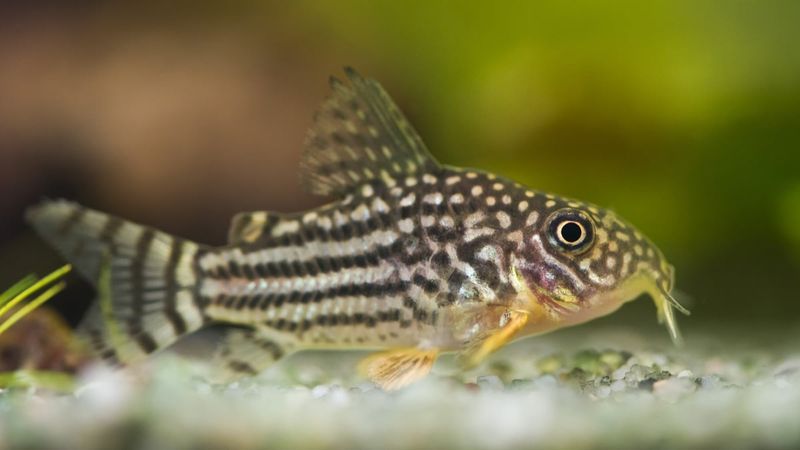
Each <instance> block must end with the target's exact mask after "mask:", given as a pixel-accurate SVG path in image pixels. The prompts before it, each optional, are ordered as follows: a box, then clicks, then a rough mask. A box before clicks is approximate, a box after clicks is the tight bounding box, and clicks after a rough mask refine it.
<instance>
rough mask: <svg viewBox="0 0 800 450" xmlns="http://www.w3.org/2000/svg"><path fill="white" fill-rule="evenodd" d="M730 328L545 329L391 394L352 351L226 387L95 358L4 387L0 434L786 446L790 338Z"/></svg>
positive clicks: (82, 443)
mask: <svg viewBox="0 0 800 450" xmlns="http://www.w3.org/2000/svg"><path fill="white" fill-rule="evenodd" d="M594 342H602V343H603V346H602V347H600V348H598V347H596V346H595V345H593V344H592V343H594ZM742 342H744V343H746V342H748V340H747V339H742ZM742 342H740V343H735V342H732V341H731V340H730V339H728V340H720V339H715V338H707V339H706V340H704V341H702V342H700V341H698V340H695V341H694V342H693V341H692V340H690V341H689V343H688V344H687V347H686V348H683V349H676V348H672V347H670V346H669V345H668V344H667V343H666V342H664V340H663V339H660V338H656V339H650V338H644V337H642V336H637V335H632V334H630V333H626V332H624V331H619V330H616V331H613V332H608V331H606V332H603V331H596V330H595V331H591V332H586V331H584V332H580V331H579V332H573V333H571V334H570V333H557V334H554V335H551V336H546V337H542V338H538V339H532V340H528V341H525V342H521V343H518V344H515V345H513V346H511V348H508V349H506V350H504V351H501V352H500V353H499V354H497V355H496V356H495V357H494V358H492V359H491V360H490V361H488V362H487V363H486V364H485V365H483V366H482V367H480V368H478V369H476V370H474V371H472V372H470V373H466V374H461V373H459V372H458V371H457V370H455V368H454V366H453V365H452V361H448V360H444V361H441V363H439V364H437V367H436V369H435V370H434V376H432V377H429V379H427V380H425V381H423V382H421V383H419V384H417V385H414V386H412V387H410V388H408V389H405V390H403V391H400V392H394V393H385V392H382V391H380V390H378V389H376V388H374V387H373V386H372V385H370V384H369V383H366V382H364V381H361V380H358V379H357V378H356V377H355V376H354V374H353V370H352V368H353V367H354V365H355V363H356V362H357V361H358V358H359V357H360V356H363V355H360V354H355V353H347V352H339V353H325V354H322V353H320V354H305V355H299V356H298V357H293V358H291V359H289V360H288V361H285V362H283V363H281V364H279V365H277V366H276V367H274V368H273V369H270V370H269V371H267V372H266V373H265V374H263V375H261V376H259V377H258V378H255V379H250V380H247V381H244V382H239V383H236V384H233V385H229V386H212V385H209V384H207V383H205V382H203V381H202V379H201V378H200V376H199V371H201V370H202V368H201V367H200V366H199V365H197V364H195V363H190V362H187V361H186V360H185V359H179V358H175V357H170V356H166V357H163V358H160V359H158V360H156V361H154V362H153V364H151V365H149V366H148V367H144V368H140V369H138V370H136V371H135V372H128V373H120V372H117V373H113V372H109V371H107V370H103V369H94V370H91V371H89V372H87V373H85V374H84V375H83V377H82V379H81V380H79V387H78V388H77V390H76V391H75V392H74V393H70V394H55V393H50V392H47V391H44V390H41V389H32V388H28V389H11V390H6V391H3V392H2V393H0V447H5V448H11V447H14V448H16V447H21V446H26V447H59V448H114V447H126V448H165V447H171V448H175V447H179V448H180V447H183V448H242V447H272V448H422V447H439V448H441V447H447V448H481V447H484V448H486V447H491V448H517V447H530V446H537V447H540V446H541V447H551V448H552V447H555V448H588V447H608V448H624V447H639V448H640V447H643V446H647V447H673V446H677V447H704V448H714V447H720V446H724V447H726V448H749V447H761V448H764V447H774V448H778V447H787V448H791V447H795V448H796V447H797V446H798V445H800V353H793V350H792V348H793V345H792V342H797V341H796V340H795V341H791V340H786V339H784V340H781V342H783V343H784V344H783V345H781V346H780V348H778V347H776V346H775V345H769V346H767V345H765V344H760V345H761V348H762V349H759V345H757V344H753V345H749V346H748V345H746V344H743V343H742ZM767 347H769V350H768V351H766V350H763V349H764V348H767Z"/></svg>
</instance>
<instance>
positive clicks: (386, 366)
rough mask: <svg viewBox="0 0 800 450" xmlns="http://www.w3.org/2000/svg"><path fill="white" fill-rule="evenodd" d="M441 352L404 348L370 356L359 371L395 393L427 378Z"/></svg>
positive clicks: (365, 359)
mask: <svg viewBox="0 0 800 450" xmlns="http://www.w3.org/2000/svg"><path fill="white" fill-rule="evenodd" d="M437 356H439V350H436V349H430V350H423V349H420V348H403V349H395V350H389V351H385V352H380V353H376V354H374V355H370V356H368V357H366V358H364V360H363V361H362V362H361V364H359V371H360V372H361V373H362V374H363V375H364V376H366V377H367V378H369V379H370V380H371V381H372V382H373V383H375V384H377V385H378V386H380V387H381V388H382V389H384V390H387V391H394V390H397V389H400V388H403V387H405V386H408V385H409V384H411V383H414V382H416V381H419V380H421V379H422V378H425V376H426V375H428V373H429V372H430V371H431V368H432V367H433V363H434V362H436V357H437Z"/></svg>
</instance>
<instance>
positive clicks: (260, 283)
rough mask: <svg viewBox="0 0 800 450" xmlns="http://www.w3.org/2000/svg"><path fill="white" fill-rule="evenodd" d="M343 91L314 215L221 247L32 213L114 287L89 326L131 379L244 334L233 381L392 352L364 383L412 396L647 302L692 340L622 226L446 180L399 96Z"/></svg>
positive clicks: (514, 189) (510, 188)
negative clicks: (304, 358)
mask: <svg viewBox="0 0 800 450" xmlns="http://www.w3.org/2000/svg"><path fill="white" fill-rule="evenodd" d="M347 74H348V78H349V82H350V83H349V84H345V83H342V82H340V81H338V80H336V79H332V82H331V85H332V88H333V91H334V93H333V95H332V96H331V97H330V98H329V99H328V100H327V101H326V102H325V103H324V104H323V105H322V107H321V108H320V110H319V112H318V114H317V116H316V118H315V122H314V125H313V126H312V128H311V130H310V132H309V135H308V138H307V140H306V148H305V155H304V158H303V162H302V165H301V175H302V180H303V182H304V184H305V185H306V186H307V187H308V189H309V190H310V191H311V192H313V193H316V194H320V195H325V196H329V197H333V198H334V200H333V201H332V202H331V203H329V204H326V205H324V206H321V207H319V208H316V209H314V210H311V211H305V212H300V213H288V214H287V213H275V212H267V211H256V212H249V213H241V214H238V215H237V216H235V217H234V219H233V221H232V224H231V228H230V232H229V244H228V245H226V246H223V247H211V246H206V245H201V244H196V243H193V242H189V241H186V240H183V239H180V238H176V237H173V236H170V235H168V234H166V233H163V232H161V231H158V230H154V229H152V228H148V227H145V226H142V225H137V224H133V223H131V222H127V221H124V220H122V219H119V218H116V217H112V216H109V215H106V214H103V213H100V212H97V211H93V210H90V209H87V208H84V207H81V206H79V205H77V204H75V203H71V202H67V201H50V202H45V203H43V204H41V205H39V206H38V207H35V208H33V209H31V211H30V212H29V215H28V217H29V220H30V221H31V223H32V224H33V225H34V227H35V228H36V229H37V230H38V231H39V232H40V234H41V235H42V236H43V237H44V238H45V239H47V240H48V241H50V242H51V243H52V244H53V245H54V246H56V247H57V248H58V249H59V250H61V251H62V253H64V254H65V256H66V257H67V258H68V259H70V260H71V261H73V262H74V263H75V266H76V268H77V269H78V270H79V271H80V272H81V273H82V274H83V275H84V276H85V277H86V278H87V279H89V280H90V281H91V282H93V283H94V284H95V285H96V286H97V290H98V294H99V301H98V302H97V304H96V305H95V306H94V307H93V308H92V309H91V310H90V312H89V313H88V314H87V318H86V319H85V321H84V323H83V325H82V326H81V329H82V332H83V334H84V335H85V336H86V337H87V339H88V340H89V342H90V343H92V345H93V347H94V348H95V349H96V351H97V352H98V353H99V354H100V355H101V356H102V357H103V358H104V359H106V360H109V361H111V362H114V363H118V364H119V363H131V362H135V361H137V360H139V359H141V358H143V357H146V356H147V355H149V354H150V353H153V352H155V351H157V350H159V349H161V348H164V347H166V346H169V345H170V344H172V343H173V342H174V341H175V340H177V339H178V338H180V337H181V336H183V335H185V334H187V333H190V332H193V331H195V330H197V329H200V328H202V327H204V326H206V325H209V324H228V325H231V327H230V328H229V329H228V332H227V333H226V336H225V338H224V339H223V341H222V342H221V343H220V346H219V350H218V351H217V354H216V355H215V357H214V362H213V363H214V364H215V365H216V366H219V368H220V369H222V370H221V371H220V373H222V374H223V378H228V379H229V378H232V377H235V376H238V375H240V374H255V373H258V372H260V371H261V370H262V369H263V368H265V367H266V366H268V365H269V364H271V363H272V362H274V361H275V360H277V359H279V358H280V357H281V356H283V355H285V354H287V353H290V352H293V351H298V350H304V349H383V350H385V351H384V352H381V353H378V354H376V355H374V356H372V357H370V358H367V359H366V360H365V362H364V364H363V365H362V369H363V371H364V372H365V373H366V374H367V375H368V376H369V377H370V378H372V379H373V380H375V381H376V382H377V383H378V384H380V385H381V386H383V387H385V388H389V389H391V388H397V387H401V386H404V385H406V384H408V383H411V382H413V381H415V380H417V379H419V378H421V377H422V376H424V375H425V374H427V372H428V371H429V370H430V367H431V365H432V364H433V362H434V361H435V359H436V356H437V355H438V354H439V353H441V352H459V356H460V357H461V360H462V361H463V362H464V365H465V366H470V365H474V364H477V363H478V362H480V361H481V360H482V359H483V358H484V357H485V356H486V355H488V354H489V353H491V352H492V351H494V350H495V349H497V348H499V347H500V346H502V345H504V344H505V343H506V342H509V341H511V340H514V339H518V338H521V337H524V336H528V335H533V334H539V333H543V332H547V331H550V330H553V329H557V328H561V327H564V326H569V325H574V324H577V323H581V322H585V321H587V320H591V319H593V318H595V317H599V316H602V315H605V314H608V313H610V312H613V311H614V310H615V309H617V308H618V307H620V306H621V305H622V304H623V303H624V302H626V301H629V300H632V299H633V298H635V297H637V296H638V295H639V294H641V293H643V292H647V293H649V294H651V296H652V297H653V299H654V300H655V301H656V304H657V306H658V309H659V314H660V317H661V318H662V319H664V320H666V321H667V324H668V326H669V328H670V331H671V333H672V335H673V337H674V338H676V339H677V338H678V334H677V328H676V326H675V320H674V316H673V311H672V308H673V307H679V305H677V303H675V302H674V300H672V298H671V297H670V295H669V292H670V290H671V289H672V283H673V269H672V267H671V266H670V265H669V264H668V263H667V262H666V260H665V258H664V257H663V255H662V253H661V252H660V251H659V250H658V249H657V248H656V247H655V246H654V245H653V244H652V243H651V242H650V241H649V240H647V238H645V237H644V236H643V235H642V234H641V233H639V232H638V231H637V230H636V229H635V228H634V227H632V226H631V225H629V224H627V223H626V222H624V221H623V220H622V219H620V218H619V217H618V216H617V215H616V214H614V213H613V212H611V211H608V210H605V209H602V208H599V207H596V206H594V205H590V204H587V203H583V202H579V201H576V200H571V199H566V198H562V197H558V196H555V195H552V194H547V193H543V192H538V191H534V190H530V189H528V188H526V187H524V186H522V185H520V184H519V183H516V182H514V181H512V180H508V179H505V178H503V177H500V176H497V175H495V174H492V173H487V172H483V171H478V170H472V169H463V168H458V167H449V166H445V165H442V164H439V163H438V162H437V161H436V160H435V159H434V158H433V156H431V154H430V152H428V150H427V149H426V148H425V145H424V143H423V142H422V140H421V139H420V138H419V136H418V135H417V133H416V132H415V131H414V129H413V128H412V127H411V125H410V124H409V123H408V122H407V120H406V119H405V118H404V116H403V115H402V113H401V112H400V111H399V109H398V108H397V107H396V106H395V105H394V103H393V102H392V101H391V99H390V98H389V96H388V95H387V94H386V93H385V91H384V90H383V89H382V88H381V87H380V86H379V85H378V84H377V83H376V82H375V81H373V80H369V79H364V78H362V77H361V76H359V75H358V74H357V73H355V72H354V71H352V70H350V69H348V70H347Z"/></svg>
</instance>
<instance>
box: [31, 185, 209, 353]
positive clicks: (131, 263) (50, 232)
mask: <svg viewBox="0 0 800 450" xmlns="http://www.w3.org/2000/svg"><path fill="white" fill-rule="evenodd" d="M27 219H28V221H29V222H30V223H31V224H32V225H33V227H34V228H35V229H36V231H38V233H39V234H40V235H41V236H42V237H43V238H44V239H45V240H46V241H48V242H49V243H50V244H51V245H53V246H54V247H55V248H56V249H58V250H59V251H60V252H61V254H62V255H64V257H65V258H66V259H67V260H69V261H70V262H72V263H73V265H74V266H75V268H76V269H77V271H78V272H79V273H81V274H82V275H83V276H84V277H85V278H86V279H87V280H89V281H90V282H91V283H93V284H94V285H95V287H97V290H98V296H99V301H98V303H97V304H96V305H93V306H92V308H90V310H89V313H88V314H87V316H86V318H85V319H84V322H83V324H82V325H81V327H80V332H81V333H82V334H83V335H84V336H85V337H86V338H88V340H89V342H90V344H91V345H92V347H93V348H94V350H95V351H97V352H98V354H99V355H100V356H101V357H103V359H106V360H109V361H111V362H117V363H131V362H135V361H137V360H139V359H141V358H143V357H144V356H146V355H148V354H150V353H153V352H155V351H156V350H159V349H161V348H164V347H167V346H169V345H170V344H172V343H174V342H175V341H176V340H177V339H178V338H180V337H181V336H183V335H184V334H187V333H191V332H193V331H195V330H197V329H199V328H200V327H202V326H203V323H204V315H203V309H202V306H201V304H200V302H199V299H198V298H197V296H196V289H195V287H196V286H197V282H198V275H197V273H196V269H195V263H194V261H195V255H196V253H197V252H198V250H200V247H199V246H198V245H197V244H195V243H192V242H188V241H185V240H182V239H179V238H176V237H173V236H170V235H168V234H166V233H163V232H161V231H157V230H154V229H152V228H148V227H145V226H142V225H138V224H135V223H132V222H127V221H125V220H122V219H119V218H117V217H113V216H109V215H107V214H104V213H101V212H98V211H94V210H91V209H88V208H84V207H82V206H80V205H78V204H76V203H72V202H68V201H64V200H56V201H45V202H43V203H42V204H40V205H38V206H36V207H33V208H31V209H30V210H29V211H28V213H27Z"/></svg>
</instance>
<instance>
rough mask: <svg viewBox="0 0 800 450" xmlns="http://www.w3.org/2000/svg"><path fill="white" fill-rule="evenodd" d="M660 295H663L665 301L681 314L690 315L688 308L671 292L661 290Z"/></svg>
mask: <svg viewBox="0 0 800 450" xmlns="http://www.w3.org/2000/svg"><path fill="white" fill-rule="evenodd" d="M662 295H664V299H665V300H666V301H667V303H669V304H670V305H671V306H672V307H673V308H675V309H676V310H678V311H679V312H680V313H681V314H683V315H684V316H691V315H692V312H691V311H689V309H687V308H686V307H685V306H683V305H681V304H680V303H679V302H678V300H676V299H675V297H673V296H672V295H671V294H669V293H667V292H662Z"/></svg>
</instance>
